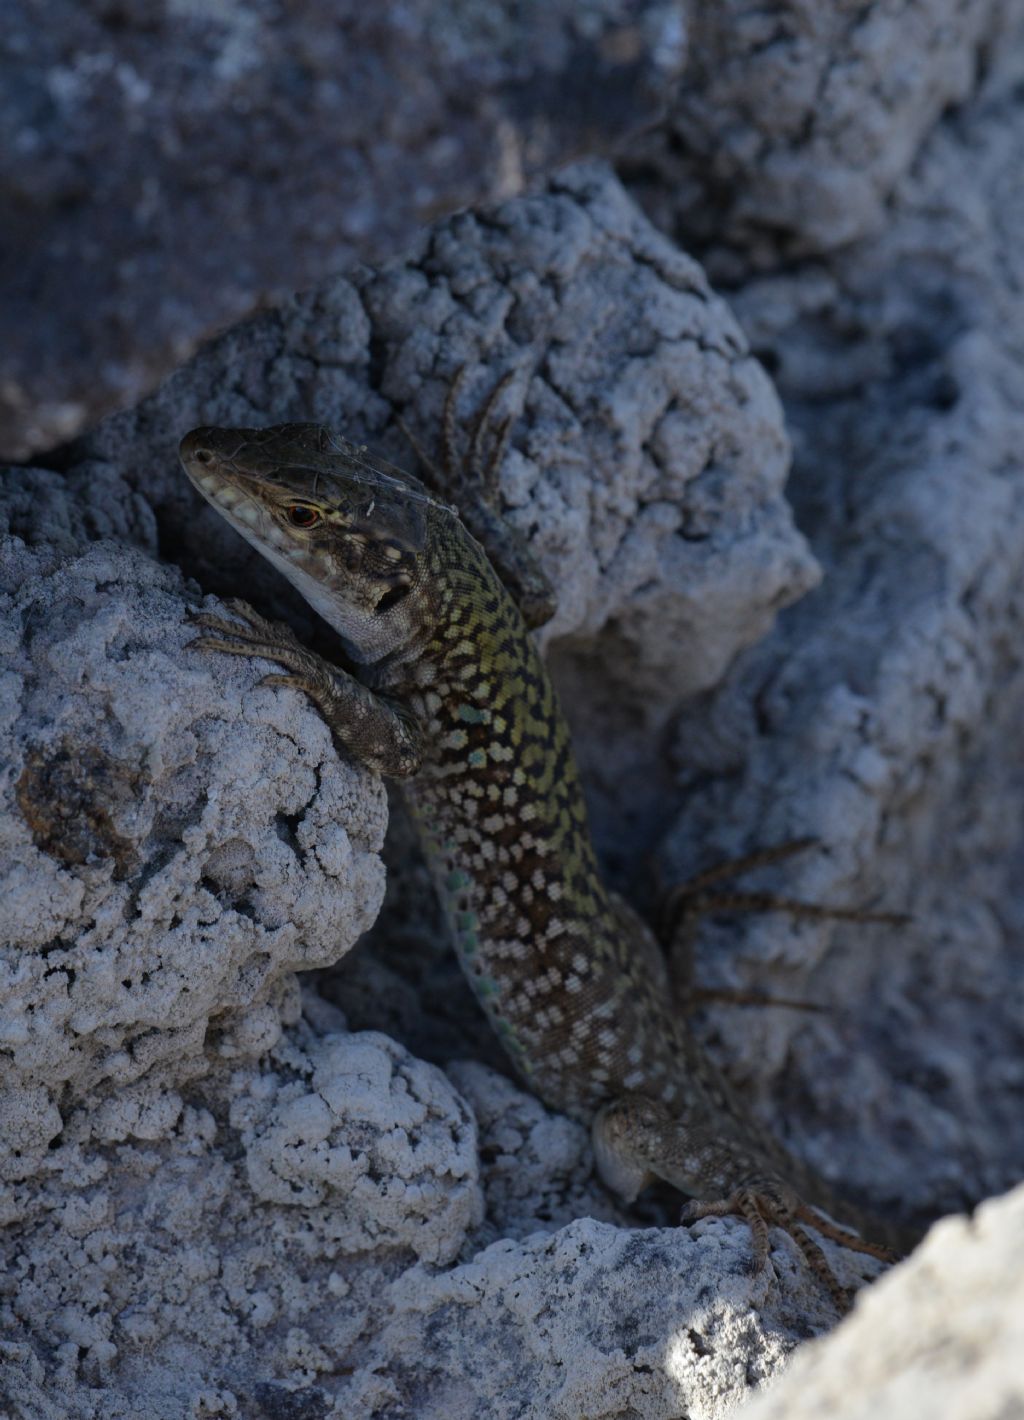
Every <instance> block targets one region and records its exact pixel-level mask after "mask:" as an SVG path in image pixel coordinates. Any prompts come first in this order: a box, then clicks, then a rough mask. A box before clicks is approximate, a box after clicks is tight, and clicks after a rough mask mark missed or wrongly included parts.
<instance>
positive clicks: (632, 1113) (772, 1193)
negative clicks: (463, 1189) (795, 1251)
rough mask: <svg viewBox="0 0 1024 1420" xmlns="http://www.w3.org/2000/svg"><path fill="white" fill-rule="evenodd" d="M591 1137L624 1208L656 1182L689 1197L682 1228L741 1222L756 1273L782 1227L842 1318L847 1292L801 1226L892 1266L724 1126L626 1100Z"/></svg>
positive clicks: (602, 1113) (599, 1121) (602, 1115)
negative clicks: (705, 1221) (706, 1221)
mask: <svg viewBox="0 0 1024 1420" xmlns="http://www.w3.org/2000/svg"><path fill="white" fill-rule="evenodd" d="M592 1138H593V1144H594V1154H595V1158H596V1161H597V1168H598V1172H599V1173H600V1175H601V1178H602V1179H603V1181H604V1182H605V1184H606V1185H607V1186H608V1187H609V1188H610V1189H612V1191H613V1192H615V1193H618V1194H619V1195H620V1196H621V1197H622V1198H623V1199H624V1200H625V1201H626V1202H627V1203H629V1202H632V1201H633V1199H634V1198H636V1196H637V1194H638V1193H639V1192H640V1191H641V1189H642V1188H644V1187H646V1185H647V1184H649V1183H651V1182H653V1181H654V1180H655V1179H659V1178H660V1179H663V1180H664V1181H665V1182H666V1183H669V1184H671V1185H672V1186H673V1187H674V1188H678V1189H679V1190H680V1192H682V1193H686V1194H688V1195H690V1198H691V1200H692V1201H690V1202H689V1203H687V1204H686V1205H685V1206H684V1207H683V1210H682V1213H681V1216H680V1221H681V1222H682V1223H693V1222H696V1221H697V1220H698V1219H700V1218H721V1217H726V1216H729V1215H734V1216H736V1217H739V1218H742V1219H743V1220H744V1221H745V1222H746V1223H747V1226H748V1227H749V1228H750V1234H751V1242H752V1248H753V1253H752V1258H751V1271H752V1272H754V1273H759V1272H761V1271H763V1270H764V1268H765V1267H767V1265H768V1261H769V1229H770V1228H773V1227H777V1228H781V1229H783V1231H785V1232H786V1233H788V1234H789V1236H790V1237H791V1238H792V1239H793V1241H794V1242H795V1243H796V1245H797V1247H798V1248H799V1249H800V1252H801V1253H802V1254H803V1256H804V1258H805V1260H806V1262H807V1264H808V1267H809V1268H810V1270H811V1271H812V1272H813V1273H814V1275H815V1276H816V1277H817V1278H818V1279H819V1280H820V1282H821V1283H822V1285H823V1286H824V1287H825V1289H826V1290H827V1291H828V1293H829V1296H830V1297H831V1298H832V1300H833V1302H834V1303H835V1305H836V1307H837V1309H838V1310H839V1311H840V1313H843V1312H846V1311H847V1310H848V1309H849V1304H850V1297H849V1293H848V1292H847V1290H846V1288H844V1287H843V1286H842V1285H841V1284H840V1282H839V1281H838V1279H837V1278H836V1276H835V1274H834V1273H833V1272H832V1269H831V1268H830V1266H829V1265H828V1262H827V1261H826V1259H825V1255H824V1253H823V1252H822V1250H821V1248H820V1247H819V1246H818V1244H817V1243H816V1242H815V1241H814V1240H813V1239H812V1238H811V1237H810V1236H809V1235H808V1233H807V1231H806V1229H805V1228H804V1227H803V1226H802V1224H804V1223H807V1224H809V1225H810V1226H811V1227H812V1228H814V1229H815V1230H816V1231H818V1232H819V1233H821V1234H822V1236H824V1237H827V1238H829V1239H831V1240H832V1241H834V1242H837V1243H840V1244H841V1245H842V1246H844V1247H847V1248H850V1249H851V1250H852V1251H855V1252H862V1253H867V1254H868V1255H869V1256H871V1257H877V1258H880V1259H882V1260H884V1261H892V1260H893V1259H892V1254H891V1253H889V1252H888V1251H887V1250H886V1249H883V1248H880V1247H878V1246H876V1245H875V1244H873V1243H869V1242H865V1241H864V1240H863V1239H861V1238H860V1237H858V1236H857V1235H856V1234H855V1233H852V1232H849V1231H847V1230H846V1229H845V1228H838V1227H836V1225H835V1224H832V1223H830V1222H829V1221H828V1220H827V1219H825V1218H824V1217H822V1216H821V1215H820V1214H819V1213H818V1212H817V1211H814V1210H812V1209H811V1208H810V1207H809V1206H808V1205H807V1204H806V1203H804V1201H803V1200H802V1199H801V1198H800V1197H799V1195H798V1194H797V1193H796V1192H795V1190H793V1189H792V1188H791V1187H790V1186H789V1185H788V1184H787V1183H786V1182H785V1181H784V1180H783V1179H782V1178H781V1177H780V1176H779V1175H777V1174H776V1173H774V1171H773V1170H771V1169H770V1168H767V1169H766V1168H765V1167H764V1166H763V1164H761V1162H760V1160H759V1159H758V1158H757V1156H756V1155H754V1154H753V1152H752V1151H750V1150H748V1149H747V1148H746V1147H744V1146H743V1145H742V1144H740V1143H738V1142H734V1141H731V1140H730V1138H729V1130H728V1125H726V1126H725V1128H722V1127H719V1126H714V1127H712V1125H711V1124H710V1123H705V1122H703V1121H697V1122H690V1121H687V1120H685V1119H680V1118H679V1117H677V1116H676V1115H674V1114H672V1113H671V1112H670V1111H669V1110H668V1109H667V1108H666V1107H665V1106H664V1105H663V1104H660V1103H659V1102H658V1101H655V1100H650V1099H646V1098H644V1097H642V1096H639V1095H624V1096H621V1097H619V1098H618V1099H615V1100H612V1101H611V1102H610V1103H609V1104H607V1105H605V1106H604V1107H603V1108H602V1109H601V1110H599V1112H598V1114H597V1116H596V1117H595V1120H594V1124H593V1129H592Z"/></svg>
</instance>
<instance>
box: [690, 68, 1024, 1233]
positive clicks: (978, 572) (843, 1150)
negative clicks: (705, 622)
mask: <svg viewBox="0 0 1024 1420" xmlns="http://www.w3.org/2000/svg"><path fill="white" fill-rule="evenodd" d="M1022 141H1024V112H1022V110H1021V106H1020V103H1019V100H1018V99H1017V98H1016V96H1015V92H1014V90H1013V88H1012V87H1009V86H1007V87H1005V88H997V87H993V89H992V90H991V91H990V92H989V93H988V94H987V95H986V96H985V97H983V98H982V99H981V100H980V101H979V102H978V103H977V104H976V105H975V106H974V108H973V109H972V110H970V111H969V112H967V113H965V114H964V115H963V116H961V117H959V118H958V119H956V120H955V121H953V120H951V121H948V122H947V123H946V124H944V125H943V126H942V127H941V128H940V129H939V130H938V131H937V132H936V133H935V135H934V136H933V138H932V139H931V141H930V142H929V144H928V145H927V147H926V148H925V150H924V152H923V153H922V155H921V156H920V159H919V161H918V164H917V167H916V169H915V173H914V175H913V177H912V179H910V180H908V181H907V182H906V183H905V184H904V186H903V188H902V189H901V190H900V193H899V194H898V196H897V197H895V198H894V199H893V203H892V211H891V214H890V223H889V226H888V228H887V231H886V233H885V235H884V236H883V237H881V238H879V239H878V240H877V241H873V242H870V243H864V244H862V245H860V246H859V247H857V248H855V249H853V250H851V252H850V253H848V254H846V255H844V256H843V257H834V258H832V259H831V261H830V262H829V263H828V264H824V263H813V264H808V265H807V266H806V267H802V268H797V269H796V270H794V271H790V272H788V273H786V274H784V275H776V276H773V277H766V278H764V279H763V280H760V281H756V282H752V283H750V284H749V285H748V286H747V287H745V288H744V290H743V291H742V293H740V294H739V295H738V296H737V300H736V305H737V309H738V311H739V313H740V315H741V317H742V318H743V319H744V321H745V323H746V327H747V330H748V331H749V333H750V337H751V340H752V342H753V344H754V347H755V348H756V349H758V350H760V351H762V352H763V353H764V355H765V357H766V358H767V359H769V361H770V363H771V364H772V366H773V367H774V368H775V370H776V378H777V380H778V383H779V388H780V390H781V392H782V394H783V397H784V398H785V400H786V405H787V413H788V415H789V419H790V423H791V427H792V429H793V431H794V442H795V449H796V458H795V463H794V471H793V475H792V478H791V480H790V483H789V490H790V493H791V496H792V497H793V499H794V502H795V505H796V508H797V512H798V516H799V519H800V522H801V525H802V526H803V527H804V528H805V529H806V530H807V531H808V533H809V535H810V538H811V542H812V546H813V547H814V548H815V550H816V551H817V552H818V553H819V554H820V556H821V558H822V561H823V562H824V564H825V567H826V576H825V580H824V582H823V584H822V586H821V588H820V589H819V590H818V591H817V592H816V593H815V594H814V595H813V596H811V597H808V598H807V599H806V600H805V601H804V602H803V603H802V604H801V605H800V606H799V607H797V608H794V610H793V612H792V613H790V614H788V615H787V616H785V617H784V618H782V619H781V621H780V625H779V627H778V629H777V631H776V632H775V633H774V634H773V636H771V637H769V638H767V639H766V640H765V642H764V643H762V645H760V646H759V647H758V648H756V650H755V651H753V652H751V653H750V654H749V655H748V656H747V657H746V658H743V659H742V660H741V664H740V665H739V666H737V668H736V670H735V672H734V673H733V674H732V675H731V676H730V677H729V678H728V679H727V681H726V683H725V684H724V685H723V686H722V687H721V688H720V689H719V690H717V691H716V692H715V693H714V694H712V695H711V696H709V697H706V698H705V699H703V700H702V701H699V702H696V703H695V704H694V705H692V706H691V707H690V708H689V709H688V711H687V712H686V714H685V715H684V716H683V718H682V721H681V724H680V726H679V729H678V734H677V745H676V757H677V763H678V766H679V768H678V776H679V780H678V782H679V788H680V790H681V791H682V792H683V793H684V794H685V805H684V808H683V811H682V814H681V815H680V818H679V820H678V823H677V825H676V827H675V828H674V830H673V831H672V832H671V833H670V834H669V836H668V838H667V841H666V843H665V844H664V846H663V856H664V864H663V871H664V873H665V875H666V876H667V877H669V878H672V877H674V876H678V875H685V874H686V873H688V872H690V871H692V870H693V869H694V868H695V867H700V866H703V865H705V864H706V863H707V862H709V861H714V860H715V859H716V858H718V857H725V858H727V857H729V856H734V855H735V854H737V853H739V852H742V851H743V850H744V849H745V848H748V847H751V846H753V845H755V844H758V843H761V844H763V843H773V842H782V841H785V840H787V839H792V838H799V837H803V836H805V835H810V836H811V837H813V838H816V839H818V840H819V841H820V843H821V844H822V845H823V849H822V851H817V852H812V853H808V854H806V855H804V857H803V858H800V859H793V860H792V861H791V863H790V864H789V865H787V867H786V868H785V870H784V871H783V870H776V872H775V874H774V876H773V877H772V878H771V879H768V878H765V879H764V883H765V884H768V883H769V882H770V883H771V884H772V885H774V886H778V884H779V882H780V875H781V880H782V882H783V884H784V886H785V888H786V890H787V891H791V892H792V893H793V894H794V895H795V896H798V897H803V898H805V899H809V900H812V901H833V902H835V901H838V902H843V901H846V902H854V903H862V904H875V905H885V906H887V907H889V908H903V909H905V910H907V911H909V912H911V913H912V914H913V920H912V921H911V922H909V923H907V924H905V925H904V926H902V927H899V928H896V929H892V928H882V927H869V926H863V925H853V926H843V927H842V928H838V927H836V926H834V925H829V924H820V923H800V924H794V923H792V922H787V921H786V920H784V919H781V918H778V917H776V918H763V919H760V920H758V921H756V922H753V923H751V924H749V926H748V927H747V928H745V929H744V930H740V929H739V927H738V925H737V924H735V923H734V924H731V926H730V928H729V930H728V931H727V932H726V931H718V932H716V931H714V930H713V929H709V930H707V931H706V932H705V934H704V939H703V940H704V945H705V951H704V952H703V954H702V956H701V963H700V971H699V975H700V976H701V978H702V979H703V980H704V981H709V980H718V981H723V980H724V981H730V980H731V981H733V982H734V983H739V984H740V985H742V986H744V987H746V988H751V987H753V988H759V989H761V990H764V991H768V992H775V993H784V994H787V995H797V996H804V997H807V996H809V997H811V998H812V999H814V1000H816V1001H819V1002H821V1003H822V1004H823V1005H824V1006H825V1008H826V1010H825V1013H824V1014H823V1015H821V1016H820V1017H818V1018H817V1019H816V1020H814V1021H813V1023H808V1021H807V1018H806V1016H802V1015H799V1014H798V1013H796V1012H787V1011H763V1012H745V1013H744V1012H737V1011H735V1010H733V1011H727V1010H724V1009H722V1010H718V1011H716V1015H715V1032H716V1034H717V1035H718V1036H719V1037H720V1039H721V1041H722V1048H723V1054H724V1056H725V1058H727V1059H728V1060H730V1062H732V1065H733V1067H734V1068H736V1069H738V1070H739V1071H740V1073H741V1074H743V1075H745V1076H748V1077H750V1078H752V1079H754V1078H756V1080H757V1081H758V1082H759V1083H760V1085H761V1086H762V1087H763V1086H764V1085H765V1084H766V1083H768V1082H770V1084H771V1093H772V1096H773V1099H774V1105H773V1106H772V1112H773V1113H775V1112H778V1113H779V1114H780V1115H781V1116H782V1117H784V1118H785V1119H786V1120H787V1121H788V1124H789V1127H790V1128H791V1129H793V1130H794V1137H795V1138H796V1139H797V1140H798V1143H799V1147H800V1148H801V1149H802V1150H804V1151H805V1152H807V1153H809V1154H810V1155H811V1156H812V1157H813V1158H814V1159H815V1161H816V1162H817V1163H818V1164H819V1165H820V1166H821V1167H822V1168H824V1169H825V1170H826V1171H831V1172H834V1173H835V1175H836V1177H837V1178H843V1179H846V1180H847V1181H849V1182H850V1183H852V1184H854V1185H855V1186H857V1187H859V1188H860V1189H862V1190H865V1191H867V1190H875V1192H874V1197H876V1198H881V1197H884V1196H885V1195H887V1194H888V1195H889V1196H890V1197H892V1198H893V1199H897V1198H899V1199H902V1201H903V1203H904V1204H905V1205H906V1204H909V1205H911V1206H913V1207H916V1208H918V1209H920V1210H921V1211H922V1213H924V1214H925V1215H928V1214H931V1215H934V1213H936V1212H940V1211H945V1210H949V1209H952V1208H957V1207H963V1206H964V1205H965V1204H968V1203H970V1202H973V1201H976V1200H977V1199H979V1198H982V1197H985V1196H986V1195H988V1194H990V1193H992V1192H996V1191H1000V1190H1002V1189H1005V1188H1006V1187H1008V1186H1009V1185H1010V1184H1012V1183H1013V1182H1014V1181H1015V1180H1016V1179H1017V1178H1018V1177H1019V1174H1020V1165H1021V1159H1022V1158H1024V1116H1022V1114H1021V1111H1020V1108H1019V1094H1020V1088H1021V1082H1022V1078H1024V1076H1022V1070H1021V1064H1020V1061H1021V1051H1022V1046H1024V1036H1022V1027H1021V1022H1022V1020H1024V1013H1022V995H1021V975H1020V962H1019V951H1020V941H1021V938H1022V933H1024V898H1022V895H1021V882H1022V874H1021V865H1022V863H1024V812H1022V807H1021V806H1022V804H1024V741H1022V739H1021V735H1020V726H1021V724H1022V722H1024V657H1022V652H1021V645H1022V640H1021V629H1022V625H1024V592H1022V589H1024V471H1022V465H1021V454H1020V451H1021V448H1022V447H1024V418H1022V414H1021V411H1022V410H1024V345H1022V343H1021V339H1020V331H1021V329H1022V327H1024V307H1022V305H1021V298H1020V292H1021V290H1024V263H1022V260H1021V248H1020V243H1019V241H1018V238H1017V232H1018V229H1019V225H1020V223H1021V222H1022V221H1024V202H1022V188H1021V185H1020V183H1019V182H1018V180H1017V172H1018V164H1017V159H1016V156H1015V155H1016V153H1017V152H1018V150H1019V145H1020V143H1021V142H1022ZM869 1146H870V1147H869Z"/></svg>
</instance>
